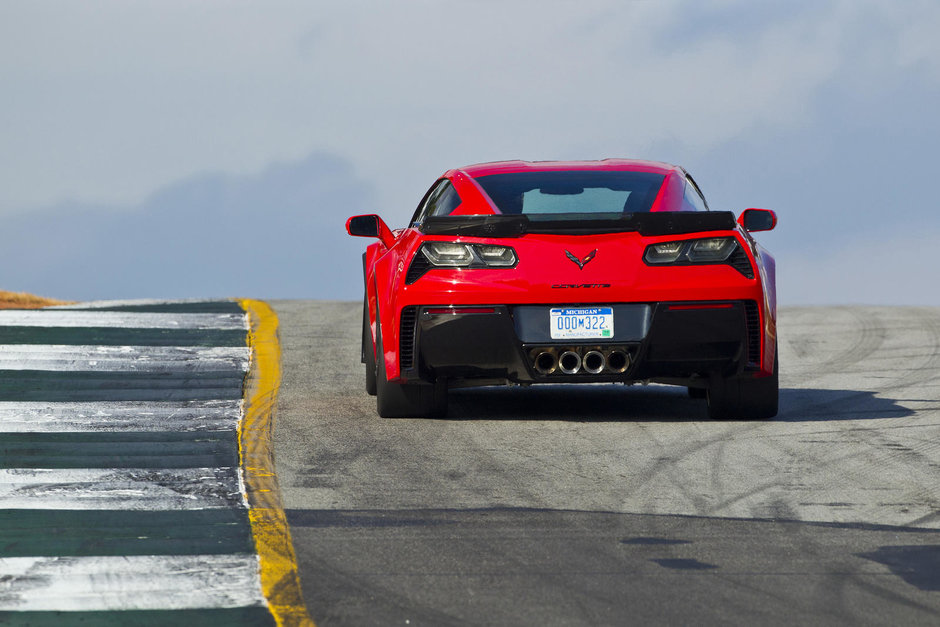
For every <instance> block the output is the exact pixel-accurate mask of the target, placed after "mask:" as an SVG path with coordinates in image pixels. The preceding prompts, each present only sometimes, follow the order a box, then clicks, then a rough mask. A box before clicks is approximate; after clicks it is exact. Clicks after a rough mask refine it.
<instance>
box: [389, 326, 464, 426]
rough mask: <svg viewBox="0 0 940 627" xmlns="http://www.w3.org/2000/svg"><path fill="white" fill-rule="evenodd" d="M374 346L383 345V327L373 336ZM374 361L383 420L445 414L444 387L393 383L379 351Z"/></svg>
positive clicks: (442, 383) (441, 385)
mask: <svg viewBox="0 0 940 627" xmlns="http://www.w3.org/2000/svg"><path fill="white" fill-rule="evenodd" d="M376 336H377V344H378V345H379V346H381V345H382V326H381V325H379V326H378V331H377V332H376ZM377 352H378V356H377V357H376V363H377V368H376V377H375V380H376V396H375V398H376V409H377V411H378V413H379V416H381V417H382V418H405V417H414V418H432V417H435V418H436V417H440V416H443V415H444V414H446V413H447V386H446V384H445V383H444V382H443V381H440V382H439V383H438V384H436V385H430V384H426V383H425V384H416V383H394V382H392V381H389V380H388V375H387V374H386V372H385V355H384V354H383V353H382V351H381V350H379V351H377Z"/></svg>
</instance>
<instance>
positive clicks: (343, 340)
mask: <svg viewBox="0 0 940 627" xmlns="http://www.w3.org/2000/svg"><path fill="white" fill-rule="evenodd" d="M272 305H273V306H274V308H275V310H276V312H277V314H278V316H279V318H280V325H281V326H280V337H281V343H282V350H283V365H284V378H283V382H282V386H281V391H280V396H279V409H278V418H277V423H276V427H275V440H276V442H275V451H276V457H277V460H276V462H277V471H278V475H279V478H280V485H281V489H282V494H283V500H284V504H285V508H286V509H287V516H288V521H289V523H290V525H291V532H292V534H293V539H294V544H295V548H296V552H297V558H298V562H299V566H300V574H301V583H302V585H303V591H304V598H305V600H306V603H307V607H308V609H309V610H310V613H311V615H312V616H313V618H314V620H315V621H316V622H317V624H318V625H320V626H321V627H324V626H326V627H328V626H330V625H405V624H410V625H464V624H485V625H537V624H538V625H602V624H640V623H644V624H718V623H722V624H752V623H755V622H756V623H759V624H764V625H772V624H794V623H804V624H805V623H812V624H832V625H868V624H872V625H874V624H882V625H883V624H906V625H916V624H923V625H936V624H938V623H940V461H938V453H940V309H918V308H874V307H872V308H859V307H856V308H784V309H782V311H781V313H780V329H779V333H780V337H781V351H780V364H781V379H780V381H781V388H782V390H781V412H780V415H779V416H778V417H777V418H775V419H774V420H771V421H767V422H756V423H752V422H713V421H710V420H708V418H707V416H706V411H705V407H704V404H703V402H702V401H696V400H692V399H689V398H687V396H686V395H685V393H684V391H683V390H680V389H678V388H669V387H665V386H648V387H641V386H633V387H625V386H583V387H577V388H572V387H565V386H555V387H532V388H528V389H524V388H490V389H475V390H462V391H457V392H452V394H451V404H450V410H449V414H448V416H447V418H446V419H442V420H427V419H391V420H388V419H381V418H379V417H378V416H377V415H376V413H375V400H374V398H373V397H370V396H367V395H366V393H365V391H364V387H363V367H362V365H361V364H360V363H359V333H360V329H361V326H360V325H361V318H360V316H361V308H360V304H358V303H338V302H302V301H282V302H273V303H272Z"/></svg>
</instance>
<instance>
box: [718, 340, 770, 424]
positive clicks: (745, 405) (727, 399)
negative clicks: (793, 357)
mask: <svg viewBox="0 0 940 627" xmlns="http://www.w3.org/2000/svg"><path fill="white" fill-rule="evenodd" d="M777 364H778V359H777V358H776V356H775V357H774V372H773V374H772V375H770V376H769V377H762V378H759V379H755V378H746V377H728V378H726V379H719V380H717V381H715V382H714V383H712V385H710V386H709V388H708V393H707V398H708V416H709V418H713V419H715V420H766V419H768V418H773V417H774V416H776V415H777V406H778V402H779V398H780V390H779V377H778V367H777Z"/></svg>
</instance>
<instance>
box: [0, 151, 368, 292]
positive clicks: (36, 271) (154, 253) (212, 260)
mask: <svg viewBox="0 0 940 627" xmlns="http://www.w3.org/2000/svg"><path fill="white" fill-rule="evenodd" d="M373 203H374V200H373V190H372V188H371V187H370V185H369V184H368V183H367V182H364V181H362V180H361V179H359V178H358V177H357V176H356V175H355V173H354V172H353V170H352V168H351V166H350V165H349V164H348V163H346V162H345V161H343V160H341V159H338V158H337V157H335V156H331V155H325V154H314V155H311V156H309V157H308V158H306V159H304V160H301V161H298V162H293V163H283V164H278V165H274V166H271V167H269V168H267V169H266V170H264V171H263V172H261V173H260V174H255V175H248V176H241V177H234V176H227V175H219V174H209V175H202V176H197V177H192V178H190V179H188V180H186V181H183V182H180V183H176V184H174V185H171V186H168V187H167V188H165V189H163V190H160V191H159V192H157V193H155V194H153V195H152V196H151V197H150V198H148V199H147V200H146V201H145V202H143V203H142V204H140V205H139V206H136V207H128V208H117V209H115V208H111V209H107V208H102V207H95V206H88V205H84V206H83V205H73V204H64V205H59V206H56V207H52V208H49V209H46V210H43V211H36V212H31V213H30V214H27V215H22V216H16V217H15V218H13V219H11V220H8V221H7V223H6V224H5V226H4V240H5V244H4V246H3V247H2V248H0V285H3V286H4V289H11V290H16V291H31V292H36V293H42V294H52V295H55V296H56V297H59V298H67V299H76V300H92V299H105V298H136V297H157V298H164V297H166V298H173V297H211V296H218V297H234V296H251V297H259V298H347V299H355V298H358V297H359V296H360V295H361V291H362V287H361V286H362V267H361V263H360V261H359V255H360V253H361V251H362V250H363V249H364V248H365V246H364V244H363V241H362V240H354V239H353V238H350V237H349V236H347V235H346V233H345V229H344V223H345V221H346V218H347V217H348V216H349V215H353V214H356V213H365V212H368V211H369V209H370V208H371V206H372V205H373Z"/></svg>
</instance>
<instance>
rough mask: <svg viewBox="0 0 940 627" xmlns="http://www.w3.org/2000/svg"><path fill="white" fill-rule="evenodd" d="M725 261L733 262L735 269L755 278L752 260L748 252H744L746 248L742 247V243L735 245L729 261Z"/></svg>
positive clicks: (750, 277)
mask: <svg viewBox="0 0 940 627" xmlns="http://www.w3.org/2000/svg"><path fill="white" fill-rule="evenodd" d="M725 263H729V264H731V266H732V267H733V268H734V269H735V270H737V271H738V272H740V273H741V274H743V275H744V276H746V277H747V278H749V279H753V278H754V268H752V267H751V260H750V259H748V258H747V253H746V252H744V249H743V248H741V246H740V245H738V246H736V247H735V249H734V252H733V253H731V256H730V257H728V261H727V262H725Z"/></svg>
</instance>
